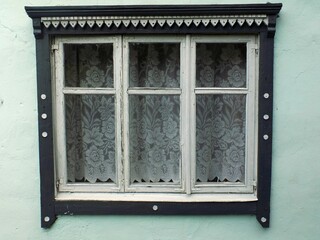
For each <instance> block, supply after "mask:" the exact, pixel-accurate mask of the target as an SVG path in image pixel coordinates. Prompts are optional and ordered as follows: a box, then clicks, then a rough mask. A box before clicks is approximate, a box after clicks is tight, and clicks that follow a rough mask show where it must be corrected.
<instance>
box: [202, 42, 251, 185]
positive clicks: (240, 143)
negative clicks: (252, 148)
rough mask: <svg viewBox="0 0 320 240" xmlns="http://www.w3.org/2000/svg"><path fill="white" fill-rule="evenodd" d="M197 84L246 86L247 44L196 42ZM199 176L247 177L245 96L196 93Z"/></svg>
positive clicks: (217, 179)
mask: <svg viewBox="0 0 320 240" xmlns="http://www.w3.org/2000/svg"><path fill="white" fill-rule="evenodd" d="M196 67H197V71H196V72H197V73H196V85H197V87H227V88H232V87H245V86H246V45H245V44H231V43H226V44H217V43H200V44H197V59H196ZM196 109H197V110H196V178H197V179H196V180H197V181H198V182H220V181H230V182H236V181H244V176H245V123H246V121H245V116H246V115H245V112H246V111H245V109H246V96H245V95H240V94H216V95H197V97H196Z"/></svg>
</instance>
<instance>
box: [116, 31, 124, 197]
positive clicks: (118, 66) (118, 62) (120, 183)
mask: <svg viewBox="0 0 320 240" xmlns="http://www.w3.org/2000/svg"><path fill="white" fill-rule="evenodd" d="M122 77H123V76H122V37H121V36H117V37H115V43H114V87H115V95H116V96H115V97H116V101H115V104H116V106H115V114H116V117H115V119H116V122H115V128H116V131H115V133H116V165H117V180H118V186H119V190H120V191H121V192H124V181H123V179H124V166H123V158H122V155H123V154H122V149H123V148H122V139H123V138H122V136H121V134H122V133H121V129H122V128H123V125H124V124H123V116H122V114H123V111H122V107H123V106H122V89H121V87H122V83H123V79H122Z"/></svg>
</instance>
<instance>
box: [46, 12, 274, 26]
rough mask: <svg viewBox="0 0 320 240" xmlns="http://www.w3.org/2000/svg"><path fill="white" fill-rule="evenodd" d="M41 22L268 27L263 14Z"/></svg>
mask: <svg viewBox="0 0 320 240" xmlns="http://www.w3.org/2000/svg"><path fill="white" fill-rule="evenodd" d="M41 22H42V23H43V25H44V26H45V27H46V28H49V27H50V26H52V27H54V28H58V27H59V26H62V27H64V28H66V27H68V26H71V27H73V28H74V27H76V26H79V27H81V28H83V27H85V26H86V25H87V26H89V27H90V28H93V27H95V26H97V27H104V26H105V27H108V28H110V27H113V26H115V27H117V28H119V27H120V26H124V27H126V28H127V27H129V26H133V27H138V26H139V25H140V26H142V27H146V26H147V25H148V24H149V25H150V26H151V27H155V26H160V27H163V26H168V27H172V26H173V25H177V26H178V27H182V26H183V25H185V26H187V27H189V26H190V25H191V24H193V25H194V26H196V27H198V26H200V25H203V26H205V27H206V26H208V25H212V26H214V27H215V26H217V25H218V24H221V25H222V26H223V27H224V26H226V25H230V26H234V25H235V24H238V25H239V26H243V25H244V23H247V24H248V25H249V26H251V25H253V24H255V25H257V26H260V25H261V24H262V23H264V24H265V25H268V18H267V15H265V14H260V15H215V16H71V17H42V18H41Z"/></svg>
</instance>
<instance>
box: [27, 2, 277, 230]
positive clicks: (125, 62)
mask: <svg viewBox="0 0 320 240" xmlns="http://www.w3.org/2000/svg"><path fill="white" fill-rule="evenodd" d="M221 7H223V8H221ZM280 8H281V4H258V5H257V4H255V5H206V6H197V7H195V6H193V9H192V10H191V8H189V7H179V6H167V7H160V6H157V7H155V9H153V8H148V7H145V8H144V7H141V6H133V7H127V8H126V7H92V8H90V7H70V8H68V7H26V10H27V12H28V14H29V15H30V16H31V17H32V18H33V23H34V29H35V36H36V38H37V63H38V91H39V133H40V137H39V139H40V169H41V193H42V226H43V227H49V226H51V224H52V223H53V222H54V220H55V216H56V215H57V214H101V213H105V214H217V213H219V214H220V213H228V214H229V213H233V214H256V216H257V219H258V220H259V222H260V223H261V224H262V225H263V226H264V227H268V226H269V199H270V173H271V172H270V166H271V129H272V126H271V125H272V124H271V123H272V122H271V117H272V101H271V96H272V95H271V94H272V50H273V49H272V47H273V36H274V26H275V18H276V15H277V13H278V12H279V10H280ZM125 9H126V10H127V11H128V13H126V14H123V13H120V12H121V11H123V10H125ZM222 9H223V10H222ZM74 10H77V13H75V11H74ZM141 11H143V12H144V13H142V12H141ZM168 11H169V13H168ZM170 11H171V12H170ZM189 11H191V13H190V12H189ZM162 12H163V13H162ZM164 13H165V14H167V15H168V16H163V15H162V14H164ZM232 13H233V14H232ZM235 13H239V15H234V14H235ZM219 14H220V15H219ZM222 14H223V15H222ZM228 14H229V15H228ZM139 15H142V16H139Z"/></svg>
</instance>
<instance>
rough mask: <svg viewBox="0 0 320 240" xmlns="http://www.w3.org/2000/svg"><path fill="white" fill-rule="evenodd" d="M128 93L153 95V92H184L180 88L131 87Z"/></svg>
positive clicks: (163, 93)
mask: <svg viewBox="0 0 320 240" xmlns="http://www.w3.org/2000/svg"><path fill="white" fill-rule="evenodd" d="M127 93H128V94H132V95H134V94H138V95H149V94H150V95H152V94H159V95H179V94H181V93H182V90H181V89H180V88H145V89H143V88H139V89H137V88H135V89H132V88H129V89H128V90H127Z"/></svg>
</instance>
